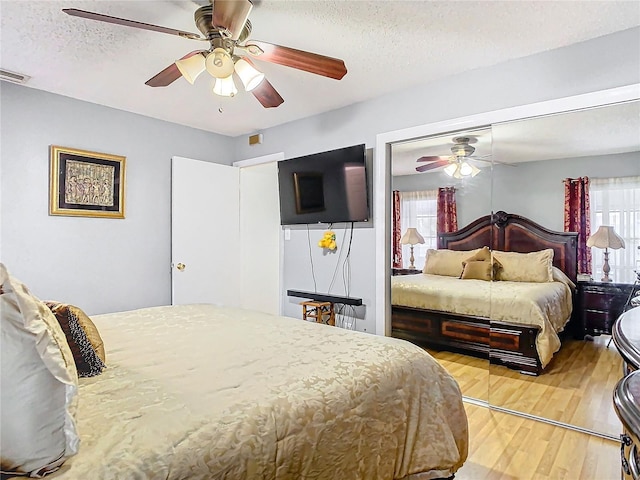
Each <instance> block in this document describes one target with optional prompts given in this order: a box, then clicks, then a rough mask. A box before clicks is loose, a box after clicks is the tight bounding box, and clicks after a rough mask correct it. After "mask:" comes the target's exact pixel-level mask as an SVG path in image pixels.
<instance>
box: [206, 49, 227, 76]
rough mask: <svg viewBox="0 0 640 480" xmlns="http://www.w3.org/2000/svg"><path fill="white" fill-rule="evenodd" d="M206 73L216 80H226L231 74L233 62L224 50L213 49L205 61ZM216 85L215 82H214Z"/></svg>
mask: <svg viewBox="0 0 640 480" xmlns="http://www.w3.org/2000/svg"><path fill="white" fill-rule="evenodd" d="M205 67H206V69H207V72H209V73H210V74H211V75H212V76H214V77H216V78H227V77H228V76H229V75H231V74H232V73H233V60H232V59H231V55H229V52H227V51H226V50H225V49H224V48H220V47H218V48H214V50H213V52H211V53H210V54H209V55H207V59H206V61H205ZM216 83H217V82H216Z"/></svg>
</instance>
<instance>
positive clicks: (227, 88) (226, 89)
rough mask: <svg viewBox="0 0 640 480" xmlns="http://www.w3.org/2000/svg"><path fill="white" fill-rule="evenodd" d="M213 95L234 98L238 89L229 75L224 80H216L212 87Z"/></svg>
mask: <svg viewBox="0 0 640 480" xmlns="http://www.w3.org/2000/svg"><path fill="white" fill-rule="evenodd" d="M213 93H215V94H216V95H220V96H221V97H233V96H235V94H236V93H238V89H237V88H236V84H235V83H233V77H232V76H231V75H229V76H228V77H226V78H216V83H215V84H214V85H213Z"/></svg>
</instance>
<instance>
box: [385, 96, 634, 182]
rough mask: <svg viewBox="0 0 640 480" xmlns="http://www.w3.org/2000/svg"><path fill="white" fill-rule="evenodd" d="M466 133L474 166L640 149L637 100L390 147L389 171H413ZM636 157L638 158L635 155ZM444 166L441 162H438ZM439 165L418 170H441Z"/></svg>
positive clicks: (399, 173)
mask: <svg viewBox="0 0 640 480" xmlns="http://www.w3.org/2000/svg"><path fill="white" fill-rule="evenodd" d="M459 136H468V137H470V138H473V139H474V142H473V143H472V145H473V147H475V149H476V151H475V152H474V156H478V157H480V158H483V159H484V160H485V161H476V162H475V165H476V166H477V167H479V168H484V167H488V166H490V164H491V161H495V162H502V163H509V164H512V165H515V166H517V165H518V164H519V163H522V162H532V161H540V160H559V159H566V158H579V157H590V156H597V155H612V154H617V153H628V152H640V101H633V102H626V103H620V104H615V105H608V106H604V107H598V108H590V109H585V110H578V111H575V112H568V113H562V114H558V115H548V116H542V117H536V118H530V119H525V120H518V121H514V122H506V123H501V124H497V125H494V126H493V127H492V128H484V129H476V130H469V131H463V132H456V133H453V134H448V135H444V136H443V135H438V136H433V137H427V138H422V139H418V140H413V141H410V142H403V143H399V144H396V145H392V147H391V158H392V167H391V168H392V175H394V176H400V175H412V174H418V172H416V170H415V169H416V166H417V165H421V164H420V163H416V160H417V159H418V158H420V157H421V156H440V155H443V156H447V155H448V154H449V153H450V148H451V146H452V145H453V142H452V138H454V137H459ZM639 161H640V159H639ZM442 168H443V167H442ZM442 168H438V169H433V170H429V171H427V172H424V173H422V174H443V175H444V173H442Z"/></svg>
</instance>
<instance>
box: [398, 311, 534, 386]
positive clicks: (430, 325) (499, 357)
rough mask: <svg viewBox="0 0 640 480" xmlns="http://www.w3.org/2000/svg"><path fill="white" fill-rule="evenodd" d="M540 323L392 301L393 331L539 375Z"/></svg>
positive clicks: (425, 344)
mask: <svg viewBox="0 0 640 480" xmlns="http://www.w3.org/2000/svg"><path fill="white" fill-rule="evenodd" d="M538 331H539V329H538V328H537V327H531V326H524V325H514V324H508V323H503V322H490V321H489V319H487V318H483V317H473V316H465V315H456V314H451V313H445V312H439V311H435V310H422V309H418V308H412V307H404V306H398V305H393V306H392V307H391V335H392V336H393V337H396V338H402V339H404V340H408V341H410V342H412V343H415V344H417V345H421V346H425V347H430V348H434V349H436V350H447V351H456V352H460V353H464V354H468V355H474V356H477V357H480V358H487V359H489V361H490V362H491V363H495V364H500V365H505V366H507V367H509V368H513V369H516V370H520V371H522V372H523V373H528V374H533V375H538V374H540V373H541V371H542V368H541V363H540V359H539V357H538V352H537V350H536V345H535V342H536V336H537V334H538Z"/></svg>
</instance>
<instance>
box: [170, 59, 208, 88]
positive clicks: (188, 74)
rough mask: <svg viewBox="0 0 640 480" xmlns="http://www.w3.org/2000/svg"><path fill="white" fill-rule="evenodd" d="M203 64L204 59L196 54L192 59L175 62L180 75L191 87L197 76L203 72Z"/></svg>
mask: <svg viewBox="0 0 640 480" xmlns="http://www.w3.org/2000/svg"><path fill="white" fill-rule="evenodd" d="M204 62H205V60H204V57H203V56H202V55H201V54H199V53H198V54H196V55H193V56H192V57H189V58H185V59H183V60H178V61H176V67H178V70H180V73H181V74H182V76H183V77H184V78H185V79H186V80H187V82H189V83H190V84H191V85H193V82H195V81H196V78H198V75H200V74H201V73H202V72H204V68H205V66H204Z"/></svg>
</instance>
